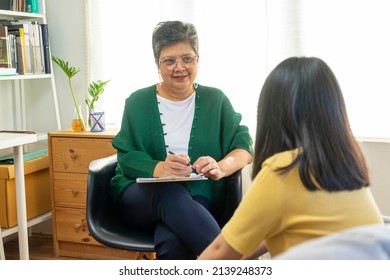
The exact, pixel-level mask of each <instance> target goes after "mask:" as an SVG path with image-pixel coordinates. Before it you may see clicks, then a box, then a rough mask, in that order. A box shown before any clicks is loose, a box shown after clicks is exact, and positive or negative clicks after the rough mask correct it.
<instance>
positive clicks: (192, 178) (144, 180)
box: [136, 173, 207, 183]
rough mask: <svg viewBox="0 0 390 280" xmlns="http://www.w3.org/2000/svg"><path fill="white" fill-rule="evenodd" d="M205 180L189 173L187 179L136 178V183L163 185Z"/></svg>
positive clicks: (171, 177) (174, 177) (173, 177)
mask: <svg viewBox="0 0 390 280" xmlns="http://www.w3.org/2000/svg"><path fill="white" fill-rule="evenodd" d="M200 180H207V177H205V176H204V175H203V174H196V173H191V174H190V176H188V177H177V176H169V177H160V178H137V180H136V181H137V183H163V182H184V181H200Z"/></svg>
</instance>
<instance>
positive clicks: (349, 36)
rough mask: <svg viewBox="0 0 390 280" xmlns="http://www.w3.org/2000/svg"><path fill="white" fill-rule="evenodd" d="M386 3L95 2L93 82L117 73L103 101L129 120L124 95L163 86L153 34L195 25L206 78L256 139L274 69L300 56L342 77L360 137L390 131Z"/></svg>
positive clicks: (113, 114)
mask: <svg viewBox="0 0 390 280" xmlns="http://www.w3.org/2000/svg"><path fill="white" fill-rule="evenodd" d="M389 6H390V3H389V2H388V1H387V0H370V1H368V0H342V1H340V0H272V1H269V0H238V1H236V0H234V1H226V0H212V1H209V0H187V1H182V0H153V1H152V0H150V1H143V0H139V1H125V0H111V1H103V0H93V1H89V7H88V10H89V31H90V32H89V39H90V65H91V78H92V80H96V79H101V80H107V79H111V82H110V84H109V86H108V87H107V91H110V94H104V95H103V97H102V99H103V102H104V109H105V111H106V120H107V122H112V123H116V124H117V125H118V126H119V125H120V120H121V117H122V110H123V105H124V100H125V98H126V97H127V96H129V94H130V93H131V92H133V91H134V90H136V89H138V88H141V87H145V86H148V85H151V84H154V83H156V82H158V73H157V68H156V65H155V64H154V59H153V53H152V46H151V36H152V30H153V28H154V26H155V25H156V24H157V23H158V22H159V21H163V20H176V19H178V20H182V21H188V22H192V23H194V24H195V25H196V27H197V29H198V33H199V39H200V50H199V52H200V69H199V77H198V82H199V83H200V84H204V85H209V86H215V87H218V88H220V89H222V90H223V91H224V92H225V94H226V95H227V96H228V97H229V99H230V100H231V102H232V104H233V106H234V107H235V109H236V110H237V111H238V112H240V113H242V115H243V122H244V123H245V124H247V125H248V126H249V128H250V131H251V134H252V135H254V133H255V128H256V109H257V108H256V107H257V100H258V97H259V93H260V90H261V86H262V84H263V82H264V79H265V78H266V75H267V74H268V72H269V71H271V70H272V69H273V67H275V66H276V64H278V63H279V62H280V61H282V60H283V59H285V58H287V57H289V56H294V55H298V56H299V55H305V56H318V57H320V58H322V59H323V60H324V61H326V62H327V63H328V64H329V66H330V67H331V68H332V69H333V71H334V72H335V74H336V76H337V77H338V79H339V82H340V85H341V88H342V90H343V93H344V97H345V101H346V105H347V110H348V114H349V119H350V123H351V127H352V130H353V132H354V134H355V135H356V136H358V137H390V125H388V121H389V120H390V110H388V109H387V107H388V105H387V104H386V96H387V95H389V94H390V85H389V83H387V81H388V80H389V77H388V76H389V71H388V70H387V65H389V62H390V52H389V51H388V50H390V37H389V36H388V35H387V34H388V30H387V27H388V26H390V17H388V15H387V13H388V11H389V10H390V9H389Z"/></svg>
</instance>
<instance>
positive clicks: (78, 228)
mask: <svg viewBox="0 0 390 280" xmlns="http://www.w3.org/2000/svg"><path fill="white" fill-rule="evenodd" d="M81 227H82V225H80V224H74V229H75V230H76V231H79V230H80V229H81Z"/></svg>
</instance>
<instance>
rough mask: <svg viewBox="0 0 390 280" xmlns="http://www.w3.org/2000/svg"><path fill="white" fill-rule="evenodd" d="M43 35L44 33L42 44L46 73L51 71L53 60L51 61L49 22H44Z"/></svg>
mask: <svg viewBox="0 0 390 280" xmlns="http://www.w3.org/2000/svg"><path fill="white" fill-rule="evenodd" d="M40 27H41V35H42V46H43V61H44V63H45V73H46V74H50V73H51V61H50V59H51V58H50V48H49V28H48V26H47V23H42V24H41V25H40Z"/></svg>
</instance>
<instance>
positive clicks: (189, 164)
mask: <svg viewBox="0 0 390 280" xmlns="http://www.w3.org/2000/svg"><path fill="white" fill-rule="evenodd" d="M168 153H170V154H171V155H176V154H175V153H174V152H172V151H168ZM187 165H188V166H189V167H191V169H194V168H193V167H192V165H191V163H188V164H187Z"/></svg>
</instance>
